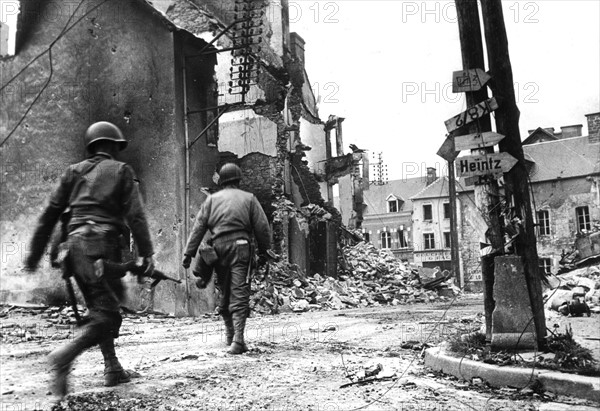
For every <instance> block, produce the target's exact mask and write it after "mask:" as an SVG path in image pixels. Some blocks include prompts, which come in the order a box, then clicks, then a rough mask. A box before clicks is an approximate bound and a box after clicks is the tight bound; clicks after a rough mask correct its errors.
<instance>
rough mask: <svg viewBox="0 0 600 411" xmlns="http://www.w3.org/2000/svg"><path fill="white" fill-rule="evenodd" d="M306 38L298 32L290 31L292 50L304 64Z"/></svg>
mask: <svg viewBox="0 0 600 411" xmlns="http://www.w3.org/2000/svg"><path fill="white" fill-rule="evenodd" d="M304 44H306V43H305V42H304V39H303V38H302V37H300V35H299V34H298V33H290V50H291V51H292V55H293V56H294V57H296V58H297V59H298V60H299V61H300V62H301V63H302V66H304Z"/></svg>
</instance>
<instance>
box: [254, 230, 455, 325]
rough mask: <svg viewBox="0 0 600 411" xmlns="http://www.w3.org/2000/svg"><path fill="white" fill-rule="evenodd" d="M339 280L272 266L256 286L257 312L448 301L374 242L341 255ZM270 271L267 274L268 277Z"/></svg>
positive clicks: (257, 279) (256, 279)
mask: <svg viewBox="0 0 600 411" xmlns="http://www.w3.org/2000/svg"><path fill="white" fill-rule="evenodd" d="M342 255H343V257H342V261H341V264H340V266H341V271H340V275H339V277H338V278H337V279H336V278H332V277H326V278H324V277H323V276H321V275H320V274H315V275H314V276H312V277H308V276H306V275H305V274H304V273H303V272H302V271H301V270H299V269H298V267H297V266H295V265H291V264H287V263H284V262H271V263H269V265H268V267H265V268H262V269H260V270H259V271H258V272H257V274H256V275H255V277H254V279H253V281H252V291H253V295H252V297H251V303H250V306H251V308H252V309H253V311H254V312H258V313H261V314H270V313H276V312H289V311H296V312H300V311H308V310H311V309H315V310H322V309H324V310H340V309H344V308H355V307H370V306H379V305H398V304H401V303H410V302H427V301H435V300H440V299H444V298H445V297H440V296H438V294H437V292H435V291H430V290H426V289H424V288H423V287H422V286H421V281H420V278H419V272H418V270H416V269H413V268H409V267H407V266H405V265H404V264H402V262H400V261H399V260H397V259H396V258H394V257H393V256H392V255H390V254H388V253H387V252H385V251H380V250H377V249H376V248H375V247H374V246H373V245H372V244H370V243H364V242H361V243H358V244H357V245H354V246H347V247H344V248H343V250H342ZM267 271H268V273H267Z"/></svg>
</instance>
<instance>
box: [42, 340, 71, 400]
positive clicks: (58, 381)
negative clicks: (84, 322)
mask: <svg viewBox="0 0 600 411" xmlns="http://www.w3.org/2000/svg"><path fill="white" fill-rule="evenodd" d="M76 353H77V347H76V346H75V345H74V344H73V343H69V344H67V345H65V346H63V347H59V348H57V349H55V350H54V351H52V352H51V353H50V354H49V355H48V362H49V364H50V370H51V371H52V374H53V376H52V380H51V382H50V391H51V392H52V394H54V395H56V396H57V397H60V398H61V399H62V398H64V397H65V395H67V390H68V379H69V378H68V377H69V372H70V371H71V366H72V365H73V360H74V359H75V357H76ZM74 354H75V355H74Z"/></svg>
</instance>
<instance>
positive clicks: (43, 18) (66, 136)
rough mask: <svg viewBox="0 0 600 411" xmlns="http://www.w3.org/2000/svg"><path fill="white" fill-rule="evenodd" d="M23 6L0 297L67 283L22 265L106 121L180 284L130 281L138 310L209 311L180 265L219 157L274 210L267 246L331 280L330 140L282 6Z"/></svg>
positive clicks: (7, 83) (8, 99) (13, 70)
mask: <svg viewBox="0 0 600 411" xmlns="http://www.w3.org/2000/svg"><path fill="white" fill-rule="evenodd" d="M20 3H21V12H20V14H19V16H18V27H17V38H16V49H15V55H14V56H12V57H7V58H3V59H2V60H0V80H1V81H0V84H1V87H2V90H1V93H2V95H1V97H2V100H1V111H0V116H1V118H0V136H1V139H2V140H1V144H2V146H1V148H0V150H1V151H0V155H1V160H2V173H1V175H2V176H1V178H2V181H1V186H0V193H1V196H2V202H1V215H0V231H1V233H2V234H1V235H2V263H1V271H2V272H1V281H2V282H1V283H0V286H1V289H2V293H1V295H0V298H1V299H2V300H8V299H10V300H19V299H20V300H32V298H33V301H35V300H36V298H37V299H38V300H39V298H42V297H43V295H44V294H47V293H48V292H49V291H48V290H50V289H53V288H56V287H60V286H61V285H60V283H59V281H58V275H59V273H57V272H56V271H55V270H52V269H50V268H49V266H48V262H47V261H46V262H44V266H43V267H42V269H40V270H39V271H38V274H37V275H35V276H24V274H22V273H21V272H20V271H19V270H20V267H21V266H22V261H23V259H24V258H25V255H26V252H27V250H26V248H27V244H28V241H29V239H30V237H31V233H32V229H33V225H34V222H35V219H36V218H37V216H38V215H39V213H40V211H41V210H42V208H43V206H44V205H45V203H46V201H47V199H48V195H49V194H50V192H51V191H52V190H53V188H54V187H55V185H56V183H57V181H58V178H59V177H60V175H61V173H62V172H63V170H64V169H65V168H66V167H67V166H68V165H69V164H71V163H73V162H77V161H80V160H82V159H83V158H84V156H85V149H84V146H83V133H84V131H85V129H86V128H87V126H88V125H89V124H90V123H92V122H95V121H99V120H106V121H111V122H113V123H115V124H116V125H118V126H119V127H120V128H121V129H122V130H123V132H124V134H125V136H126V137H127V139H128V140H129V142H130V144H129V147H128V149H127V150H125V151H124V152H123V156H122V159H123V161H126V162H128V163H130V164H131V165H132V166H133V168H134V169H135V171H136V173H137V175H138V178H139V179H140V182H141V191H142V194H143V196H144V200H145V203H146V208H147V213H148V218H149V223H150V227H151V232H152V236H153V240H154V242H155V249H156V253H157V254H156V256H155V257H156V260H157V267H158V268H160V269H161V270H163V271H165V272H166V273H168V274H170V275H171V276H174V277H179V278H181V279H182V280H183V284H181V285H177V284H163V283H161V285H160V286H159V287H157V288H156V289H155V290H153V291H149V289H148V287H147V286H140V285H138V284H136V282H135V279H133V278H129V279H128V281H129V284H128V288H129V303H128V304H129V305H130V306H131V307H132V308H138V309H139V308H153V309H156V310H160V311H166V312H172V313H175V314H177V315H190V314H191V315H197V314H200V313H202V312H205V311H207V310H211V309H212V308H213V307H214V295H213V290H212V289H208V290H205V291H199V290H197V289H196V288H195V287H194V286H193V284H194V283H193V281H194V279H193V278H189V277H188V276H189V275H191V274H190V273H188V272H186V271H185V270H183V269H182V268H181V265H180V262H181V260H182V255H181V253H182V248H183V246H184V244H185V241H186V239H187V236H188V233H189V230H190V229H191V227H192V225H193V219H194V217H195V215H196V213H197V211H198V209H199V207H200V205H201V204H202V202H203V201H204V199H205V198H206V195H207V193H208V192H210V191H211V190H212V189H214V188H215V183H214V173H215V171H216V170H218V168H219V166H220V165H221V164H222V163H224V162H226V161H236V162H237V163H238V164H239V165H240V166H241V167H242V169H243V172H244V177H245V178H244V184H245V186H244V187H243V188H246V189H248V190H250V191H252V192H254V193H256V194H257V196H258V198H259V200H260V202H261V204H262V206H263V208H264V209H265V211H266V212H267V215H268V216H269V218H270V222H271V223H272V228H273V232H274V248H275V250H276V251H277V252H279V253H281V254H282V255H283V256H284V257H285V258H288V259H289V260H290V262H293V263H296V264H297V265H298V266H299V269H300V270H304V271H305V272H307V273H310V272H313V273H314V272H319V273H321V274H329V275H335V272H336V261H337V257H336V251H337V247H336V241H337V230H338V227H339V214H338V213H337V211H336V210H335V209H334V208H333V207H332V204H333V198H332V195H331V185H332V184H334V183H335V181H334V179H333V177H331V175H330V174H328V173H327V164H329V163H328V162H329V160H330V157H332V154H331V147H330V145H331V143H330V142H328V141H327V137H328V135H327V132H326V131H325V128H326V123H325V122H323V121H321V120H320V118H319V114H318V111H317V107H316V102H315V97H314V95H313V93H312V90H311V88H310V84H309V82H308V76H307V74H306V71H305V70H304V53H303V49H304V42H303V41H302V38H301V37H300V36H299V35H297V34H295V33H291V34H290V33H289V23H288V7H287V2H286V1H274V2H268V3H267V2H264V1H242V0H237V1H233V0H231V1H211V0H206V1H199V0H194V1H165V2H154V3H150V2H147V1H144V0H135V1H127V2H120V1H119V2H117V1H110V0H109V1H101V0H84V1H83V2H82V3H81V4H80V5H79V6H78V5H75V4H71V3H68V4H67V3H63V2H59V1H52V0H49V1H41V0H38V1H35V0H26V1H21V2H20ZM340 137H341V136H340ZM350 171H351V170H350V169H348V170H347V172H350ZM127 251H130V252H131V253H132V254H133V255H135V250H134V249H133V248H131V247H130V249H129V250H127Z"/></svg>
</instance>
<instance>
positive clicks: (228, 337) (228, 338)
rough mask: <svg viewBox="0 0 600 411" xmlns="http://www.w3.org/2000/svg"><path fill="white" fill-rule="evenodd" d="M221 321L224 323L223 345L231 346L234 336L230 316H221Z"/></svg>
mask: <svg viewBox="0 0 600 411" xmlns="http://www.w3.org/2000/svg"><path fill="white" fill-rule="evenodd" d="M223 321H225V344H227V345H231V343H232V342H233V336H234V334H235V330H234V328H233V319H232V318H231V316H225V315H224V316H223Z"/></svg>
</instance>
